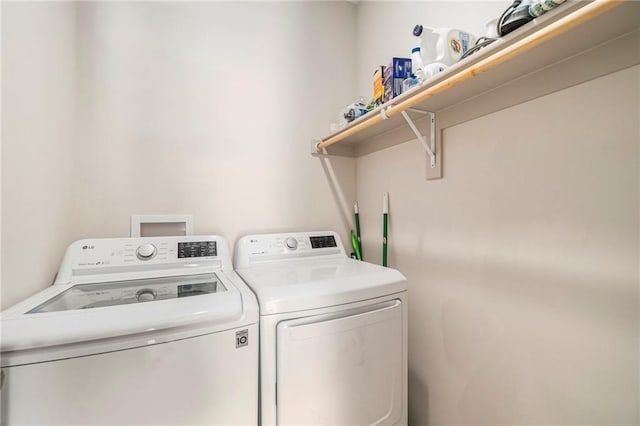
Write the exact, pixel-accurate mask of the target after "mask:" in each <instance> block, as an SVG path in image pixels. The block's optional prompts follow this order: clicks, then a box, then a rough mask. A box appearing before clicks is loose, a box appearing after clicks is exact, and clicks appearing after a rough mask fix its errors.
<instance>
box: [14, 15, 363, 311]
mask: <svg viewBox="0 0 640 426" xmlns="http://www.w3.org/2000/svg"><path fill="white" fill-rule="evenodd" d="M74 7H75V8H77V19H76V20H75V21H73V22H69V19H66V17H65V19H63V20H59V19H56V15H51V16H50V17H49V18H50V19H51V20H52V21H55V24H49V25H51V26H54V27H55V28H57V27H58V26H59V27H61V28H63V29H64V31H68V32H69V34H70V36H69V37H67V38H59V37H56V36H57V34H50V33H47V32H46V31H41V26H39V22H38V21H32V19H34V18H33V17H32V16H31V15H25V14H24V10H25V9H29V10H34V11H36V12H37V13H38V14H44V13H47V12H48V11H49V9H55V10H56V11H59V13H62V12H61V11H62V10H63V9H64V10H67V9H73V8H74ZM5 9H6V10H4V11H3V12H4V14H3V24H4V22H5V21H6V22H7V23H8V25H7V26H6V27H5V26H3V39H5V38H6V39H8V40H10V41H12V42H13V44H12V45H11V47H12V48H13V49H14V50H16V53H15V54H14V55H13V56H10V55H7V56H6V57H5V51H4V50H5V49H4V48H5V46H4V45H3V64H4V63H7V64H8V65H7V66H8V67H13V68H14V69H15V70H16V71H15V72H16V74H17V73H24V75H21V76H16V77H13V79H14V80H19V81H20V82H21V84H22V85H24V86H28V84H30V83H32V82H33V83H34V84H35V85H36V87H35V88H30V89H29V90H30V91H29V93H33V96H32V99H30V101H31V102H30V105H31V106H32V107H33V106H34V105H38V104H39V100H40V99H41V97H42V94H43V93H45V94H46V93H48V91H54V92H55V93H52V95H51V98H52V99H51V102H52V103H55V102H57V101H64V102H66V103H64V104H63V105H64V106H65V107H68V108H70V109H71V108H73V103H72V102H71V101H70V99H74V98H73V96H74V93H73V91H72V90H71V88H68V90H67V87H66V85H65V86H62V87H58V86H57V85H56V83H55V81H56V79H57V78H60V79H62V81H63V82H66V81H68V80H69V81H71V82H74V81H75V82H76V91H77V96H75V106H76V109H77V119H76V121H75V125H76V135H75V144H72V142H71V141H72V140H74V139H72V138H62V137H60V138H59V139H60V140H61V141H62V139H65V145H64V146H59V145H60V144H56V143H57V139H54V140H51V139H50V138H49V139H48V138H44V137H42V138H41V141H40V142H41V145H42V147H43V148H44V150H45V151H44V152H43V151H41V150H38V149H36V146H34V144H33V143H32V142H31V141H29V140H26V139H25V138H24V137H23V136H22V134H21V133H20V132H27V131H30V132H39V133H40V132H42V133H43V134H47V133H46V132H47V130H45V128H44V127H43V121H44V123H45V124H46V123H48V121H46V120H49V117H48V116H47V115H46V114H45V112H43V113H42V114H41V116H38V117H30V120H27V119H26V118H25V119H24V120H23V121H22V122H16V123H15V124H14V126H16V130H15V131H14V132H13V133H12V134H11V135H10V136H11V137H4V135H3V145H4V148H5V151H7V152H11V150H19V151H20V152H21V153H22V154H21V155H22V157H21V158H19V159H17V157H15V156H10V155H7V154H6V153H5V155H4V156H3V161H4V163H5V164H6V166H7V169H6V170H5V171H4V172H3V173H4V176H3V177H4V179H3V184H4V187H3V221H4V222H3V225H4V226H3V246H4V248H5V250H4V252H5V258H3V271H2V274H3V276H2V278H3V280H2V281H3V286H2V291H3V300H2V306H3V307H6V306H9V305H10V304H13V303H15V302H17V301H19V300H20V299H21V298H23V297H24V296H27V295H29V294H32V293H34V292H36V291H38V290H40V289H42V288H44V287H46V286H47V285H48V284H50V283H51V280H52V278H53V273H54V271H55V268H56V267H57V265H59V262H60V259H61V256H62V254H63V250H64V247H65V246H66V245H68V244H69V243H70V242H71V241H73V240H75V239H79V238H86V237H115V236H128V235H129V217H130V215H131V214H171V213H192V214H194V216H195V232H196V233H200V234H208V233H215V234H221V235H223V236H225V237H226V238H227V239H228V240H229V241H230V242H231V243H233V241H234V240H235V239H236V238H237V237H238V236H240V235H242V234H246V233H249V232H268V231H284V230H309V229H320V228H323V229H336V230H338V231H340V232H341V233H342V234H343V236H345V237H346V235H347V234H346V232H347V230H348V228H347V225H346V222H345V220H346V219H345V218H344V216H343V209H342V207H341V205H340V204H339V203H338V202H337V200H336V199H335V197H334V195H333V193H332V192H331V189H330V186H329V185H328V184H327V175H328V174H331V173H336V174H337V175H339V176H340V177H341V182H342V190H343V191H344V194H345V195H344V196H345V197H347V198H348V199H353V198H354V194H355V163H354V160H352V159H334V160H331V162H330V163H326V162H321V161H319V160H318V159H315V158H312V157H311V156H310V155H309V143H310V140H311V138H313V137H319V136H323V135H325V134H327V133H328V124H329V123H330V122H331V121H334V116H335V114H336V111H337V110H338V109H339V107H340V106H341V105H344V104H346V103H348V102H349V101H350V100H351V98H352V94H351V92H352V87H353V86H354V84H355V73H354V69H355V59H354V57H353V55H352V52H353V51H354V49H355V6H354V5H353V4H350V3H343V2H340V3H336V2H326V3H325V2H301V3H294V2H282V3H277V2H264V3H263V2H254V3H247V2H237V3H236V2H197V3H196V2H194V3H186V2H131V3H127V2H80V3H77V4H76V5H73V4H71V3H53V4H48V5H47V6H45V5H44V4H41V3H34V4H32V5H31V6H25V5H24V4H23V3H21V4H16V5H12V7H10V8H9V7H8V8H5ZM34 13H35V12H34ZM37 16H38V17H39V16H40V15H37ZM69 16H70V17H71V15H69ZM45 28H46V26H45ZM74 32H76V36H75V38H72V37H71V35H72V34H73V33H74ZM22 33H25V34H27V36H28V37H31V38H37V39H38V40H40V39H42V40H54V41H51V43H55V45H58V44H60V45H64V49H66V50H69V55H68V57H67V56H62V57H60V58H58V62H59V63H62V64H64V66H65V67H66V68H65V69H61V70H59V74H60V75H50V74H49V71H50V69H51V64H49V63H48V62H49V61H48V55H52V56H53V55H54V53H55V52H50V51H49V50H45V47H46V46H36V47H37V49H34V48H33V46H30V45H27V46H25V45H23V44H21V43H22V42H21V40H20V39H19V37H18V34H22ZM25 48H27V49H28V48H31V50H30V51H29V54H30V57H32V58H33V59H30V61H36V62H34V63H33V65H37V66H36V67H33V69H31V65H32V62H28V61H26V60H24V57H19V55H18V52H17V50H19V49H25ZM66 50H65V52H66ZM74 54H75V60H74V58H73V55H74ZM58 62H54V63H58ZM43 70H46V71H47V72H43ZM54 70H55V71H57V70H56V69H55V68H54ZM3 71H4V70H3ZM9 77H11V76H7V78H5V76H3V85H6V86H12V87H14V81H13V80H10V79H9ZM40 85H41V86H42V87H41V86H40ZM14 91H15V95H14V96H12V97H9V98H7V99H8V100H9V101H11V100H13V99H17V98H18V97H19V92H18V90H17V89H14ZM3 95H5V94H3ZM7 96H11V94H8V95H7ZM58 98H59V99H58ZM47 99H48V98H47ZM4 101H5V97H4V96H3V102H4ZM16 102H17V101H16ZM67 104H68V105H67ZM47 106H48V104H47ZM12 111H13V108H12V104H11V103H6V102H5V105H4V108H3V112H5V113H6V114H11V113H15V112H12ZM49 113H50V112H49ZM6 114H5V115H6ZM3 118H5V120H6V117H3ZM51 120H53V118H51ZM3 121H4V120H3ZM3 131H4V128H3ZM60 143H62V142H60ZM52 159H53V160H60V161H62V162H61V163H60V161H51V160H52ZM54 171H56V172H57V173H54ZM61 176H62V177H61ZM58 183H59V184H60V185H61V186H63V188H58V187H57V186H59V185H58ZM23 185H26V186H27V188H29V190H30V193H29V197H30V200H29V201H28V202H27V201H24V202H20V203H16V202H14V200H10V199H9V197H11V196H13V197H14V198H16V199H17V198H18V197H19V196H20V194H21V193H24V192H25V191H24V186H23ZM32 187H33V188H37V190H35V191H33V192H32V193H31V188H32ZM50 198H51V199H55V200H56V202H57V203H59V204H55V205H54V206H53V208H52V207H51V206H50V205H49V204H50V203H49V204H48V203H47V201H48V199H50ZM59 199H62V200H61V201H58V200H59ZM36 209H42V212H41V213H40V212H37V211H34V210H36ZM48 215H60V220H56V219H55V218H51V217H49V216H48ZM62 219H64V221H65V226H66V227H62V228H61V226H60V224H59V223H58V222H60V221H62ZM34 222H36V223H37V228H36V229H37V230H38V231H39V232H37V233H35V234H34V233H31V232H27V230H30V229H32V227H33V226H34V225H33V223H34ZM22 223H25V224H24V225H23V224H22ZM41 228H42V229H41ZM45 230H47V231H49V233H47V235H46V237H45V238H46V239H47V241H48V240H51V241H52V243H51V244H47V245H43V244H42V242H40V241H38V243H37V244H36V243H35V242H34V241H33V240H31V241H29V242H26V241H25V243H24V244H20V245H17V246H16V244H17V242H16V241H17V240H19V239H21V238H23V237H24V235H39V234H41V233H43V232H44V231H45ZM51 230H55V234H54V233H52V232H51ZM54 243H55V244H54ZM34 244H35V245H36V248H35V250H37V253H36V254H35V255H34V256H32V257H31V258H29V259H28V260H27V258H26V256H27V255H28V254H29V249H30V248H31V246H32V245H34ZM41 265H43V266H41ZM44 265H46V267H45V266H44ZM25 269H29V270H30V272H29V274H28V275H27V276H25V275H24V270H25Z"/></svg>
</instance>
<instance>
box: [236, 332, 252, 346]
mask: <svg viewBox="0 0 640 426" xmlns="http://www.w3.org/2000/svg"><path fill="white" fill-rule="evenodd" d="M248 344H249V330H247V329H244V330H240V331H236V349H238V348H241V347H243V346H247V345H248Z"/></svg>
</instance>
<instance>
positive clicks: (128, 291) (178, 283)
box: [26, 273, 227, 315]
mask: <svg viewBox="0 0 640 426" xmlns="http://www.w3.org/2000/svg"><path fill="white" fill-rule="evenodd" d="M223 291H227V289H226V288H225V286H224V285H223V284H222V282H221V281H220V279H219V278H218V276H217V275H216V274H215V273H210V274H200V275H184V276H177V277H158V278H146V279H138V280H127V281H113V282H107V283H93V284H77V285H73V286H71V287H69V288H68V289H66V290H64V291H63V292H62V293H58V294H57V295H55V296H53V297H52V298H50V299H49V300H47V301H45V302H44V303H42V304H40V305H38V306H36V307H35V308H33V309H31V310H30V311H28V312H26V314H27V315H29V314H35V313H42V312H58V311H69V310H74V309H92V308H102V307H106V306H117V305H128V304H132V303H143V302H155V301H159V300H168V299H177V298H181V297H191V296H201V295H204V294H212V293H220V292H223Z"/></svg>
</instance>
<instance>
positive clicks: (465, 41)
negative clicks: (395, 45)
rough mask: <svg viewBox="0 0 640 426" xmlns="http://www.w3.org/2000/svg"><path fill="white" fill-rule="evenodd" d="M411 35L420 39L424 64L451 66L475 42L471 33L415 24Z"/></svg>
mask: <svg viewBox="0 0 640 426" xmlns="http://www.w3.org/2000/svg"><path fill="white" fill-rule="evenodd" d="M413 35H414V36H416V37H418V38H419V39H420V44H421V49H420V51H421V53H422V61H423V62H424V65H425V66H429V65H430V64H433V63H440V64H444V65H445V66H451V65H453V64H455V63H456V62H458V61H459V60H460V57H461V56H462V55H463V54H464V52H466V51H467V50H469V49H470V48H471V47H473V45H474V44H475V42H476V38H475V36H474V35H473V34H470V33H468V32H466V31H462V30H456V29H451V28H440V29H433V28H428V27H423V26H422V25H416V26H415V27H414V28H413Z"/></svg>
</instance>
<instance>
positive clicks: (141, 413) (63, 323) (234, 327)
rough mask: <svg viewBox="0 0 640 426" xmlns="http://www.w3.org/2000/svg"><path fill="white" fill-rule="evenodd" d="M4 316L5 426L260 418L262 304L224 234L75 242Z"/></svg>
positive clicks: (248, 420) (224, 421) (0, 393)
mask: <svg viewBox="0 0 640 426" xmlns="http://www.w3.org/2000/svg"><path fill="white" fill-rule="evenodd" d="M0 317H1V327H2V339H1V343H0V347H1V350H2V353H1V358H2V359H1V368H2V370H1V371H2V384H1V386H2V387H1V390H0V400H1V403H2V406H1V422H2V424H3V425H4V424H6V425H11V424H38V425H45V424H56V425H60V424H65V425H69V424H83V425H93V424H109V425H113V424H128V425H133V424H172V425H178V424H188V425H194V424H243V425H246V424H255V423H256V422H257V421H258V325H257V323H258V305H257V301H256V299H255V296H254V295H253V293H252V292H251V291H250V290H249V289H248V288H247V287H246V286H245V285H244V283H243V282H242V280H241V279H240V278H239V277H238V276H237V275H236V274H235V272H234V271H233V269H232V266H231V256H230V253H229V249H228V245H227V244H226V242H225V240H224V239H223V238H221V237H217V236H200V237H199V236H188V237H157V238H156V237H154V238H114V239H89V240H82V241H77V242H75V243H73V244H72V245H71V246H70V247H69V248H68V249H67V252H66V254H65V257H64V260H63V263H62V266H61V267H60V270H59V272H58V275H57V277H56V280H55V283H54V285H53V286H51V287H49V288H47V289H46V290H44V291H42V292H40V293H38V294H36V295H34V296H33V297H30V298H29V299H27V300H25V301H24V302H22V303H19V304H17V305H15V306H13V307H11V308H9V309H7V310H6V311H4V312H2V314H0Z"/></svg>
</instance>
